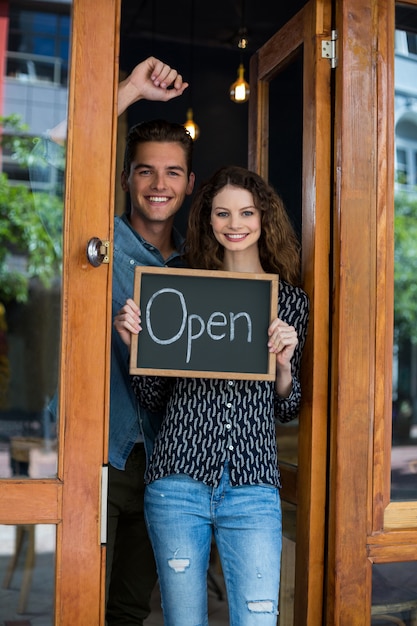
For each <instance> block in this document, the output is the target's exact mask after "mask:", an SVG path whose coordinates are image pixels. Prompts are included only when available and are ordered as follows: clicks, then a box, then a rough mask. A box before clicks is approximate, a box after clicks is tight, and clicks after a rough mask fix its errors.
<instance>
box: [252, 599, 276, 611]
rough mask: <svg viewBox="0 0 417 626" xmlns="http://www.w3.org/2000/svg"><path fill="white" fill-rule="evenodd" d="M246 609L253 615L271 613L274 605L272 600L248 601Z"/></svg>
mask: <svg viewBox="0 0 417 626" xmlns="http://www.w3.org/2000/svg"><path fill="white" fill-rule="evenodd" d="M248 609H249V611H252V612H253V613H273V612H274V603H273V601H272V600H250V601H249V602H248Z"/></svg>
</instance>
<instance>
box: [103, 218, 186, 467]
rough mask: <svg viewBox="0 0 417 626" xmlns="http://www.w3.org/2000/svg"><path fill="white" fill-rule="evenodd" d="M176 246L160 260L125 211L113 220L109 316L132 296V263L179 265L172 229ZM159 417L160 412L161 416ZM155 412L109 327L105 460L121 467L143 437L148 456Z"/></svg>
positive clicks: (177, 238) (179, 244) (180, 241)
mask: <svg viewBox="0 0 417 626" xmlns="http://www.w3.org/2000/svg"><path fill="white" fill-rule="evenodd" d="M173 237H174V244H175V247H176V249H177V251H175V252H174V253H173V254H172V255H171V256H170V257H169V258H168V259H166V260H164V258H163V257H162V255H161V253H160V252H159V250H158V249H157V248H155V246H152V245H151V244H150V243H148V242H147V241H145V240H144V239H143V238H142V237H141V236H140V235H139V234H138V233H137V232H136V231H135V230H134V229H133V228H132V227H131V226H130V223H129V221H128V219H127V217H126V216H125V215H123V216H122V217H116V218H115V220H114V251H113V289H112V293H113V295H112V319H114V316H115V315H116V313H117V312H118V311H119V309H120V308H121V307H122V306H123V305H124V304H125V302H126V299H127V298H131V297H132V296H133V283H134V274H135V267H136V266H137V265H151V266H158V267H163V266H168V267H182V266H183V265H184V263H183V260H182V258H181V251H182V247H183V238H182V237H181V235H180V234H179V233H178V232H177V231H176V230H175V229H174V231H173ZM161 417H162V416H161ZM156 421H157V420H156V419H155V415H154V414H153V415H152V420H150V419H149V413H148V411H147V410H146V409H144V408H143V407H141V406H140V405H139V403H138V401H137V399H136V395H135V393H134V391H133V389H132V386H131V380H130V374H129V351H128V348H127V347H126V346H125V344H124V343H123V342H122V340H121V339H120V337H119V334H118V333H117V331H116V330H115V329H114V328H113V327H112V349H111V375H110V437H109V463H111V465H113V467H115V468H117V469H120V470H123V469H124V468H125V464H126V460H127V457H128V456H129V454H130V452H131V451H132V448H133V446H134V445H135V443H136V442H137V441H140V440H144V443H145V448H146V453H147V456H148V458H149V456H150V453H151V449H152V444H153V440H154V438H155V434H156V432H155V422H156Z"/></svg>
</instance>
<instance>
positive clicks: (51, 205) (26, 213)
mask: <svg viewBox="0 0 417 626" xmlns="http://www.w3.org/2000/svg"><path fill="white" fill-rule="evenodd" d="M0 124H1V125H2V126H3V132H4V133H5V134H4V135H3V136H2V142H1V144H2V146H3V147H7V149H8V151H11V153H12V155H13V158H15V159H16V160H17V161H18V162H19V163H20V164H21V165H22V167H30V166H33V164H34V160H35V159H38V160H39V159H40V157H39V154H37V153H36V150H34V142H33V140H32V139H31V138H30V137H28V136H25V135H24V132H27V128H26V127H25V126H24V125H22V124H20V122H19V118H18V117H17V116H15V115H13V116H8V117H3V118H1V117H0ZM35 147H36V146H35ZM39 166H40V167H45V163H39ZM61 236H62V199H61V198H59V197H58V196H57V195H55V193H45V192H32V191H31V190H30V189H29V188H28V187H26V186H25V185H13V184H12V183H11V182H10V181H9V180H8V178H7V176H6V174H4V173H1V174H0V301H1V302H3V303H7V302H10V301H12V300H16V301H18V302H25V301H26V300H27V298H28V291H29V284H30V280H31V279H32V278H35V277H36V278H38V279H39V280H40V281H41V282H42V283H43V284H44V285H45V286H47V287H48V286H49V285H50V283H51V281H52V279H53V278H54V277H55V276H57V275H59V274H60V270H61V259H62V247H61Z"/></svg>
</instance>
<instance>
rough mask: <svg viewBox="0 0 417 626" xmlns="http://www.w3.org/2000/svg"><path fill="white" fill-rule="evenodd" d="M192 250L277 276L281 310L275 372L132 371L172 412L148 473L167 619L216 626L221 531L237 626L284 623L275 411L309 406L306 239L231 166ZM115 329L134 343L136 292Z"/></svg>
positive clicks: (211, 191)
mask: <svg viewBox="0 0 417 626" xmlns="http://www.w3.org/2000/svg"><path fill="white" fill-rule="evenodd" d="M186 255H187V263H188V265H189V267H193V268H197V269H221V270H226V271H233V272H256V273H262V272H267V273H277V274H279V277H280V287H279V299H278V311H279V317H277V318H276V319H275V320H274V321H273V322H272V323H271V325H270V327H269V329H268V337H267V338H265V340H266V341H267V342H268V349H269V351H270V352H272V353H274V354H275V355H276V380H275V383H274V382H271V381H259V380H256V381H248V380H227V379H221V380H220V379H204V378H199V379H196V378H194V379H193V378H173V377H171V378H160V377H144V376H133V377H132V385H133V388H134V390H135V392H136V394H137V396H138V398H139V400H140V402H141V403H142V404H144V405H145V406H146V407H147V408H148V409H149V410H151V411H158V410H161V409H163V410H164V420H163V423H162V426H161V430H160V432H159V434H158V436H157V438H156V441H155V445H154V449H153V452H152V456H151V458H150V462H149V466H148V468H147V472H146V476H145V480H146V483H147V485H146V492H145V515H146V520H147V525H148V531H149V535H150V538H151V542H152V545H153V548H154V552H155V557H156V562H157V569H158V575H159V581H160V588H161V598H162V608H163V613H164V623H165V624H166V626H195V625H196V624H198V625H207V624H208V616H207V569H208V566H209V557H210V547H211V540H212V534H214V537H215V539H216V544H217V549H218V552H219V556H220V560H221V564H222V570H223V575H224V580H225V584H226V590H227V596H228V604H229V614H230V624H231V626H275V625H276V622H277V615H278V595H279V577H280V560H281V545H282V519H281V502H280V496H279V488H280V487H281V483H280V474H279V468H278V459H277V449H276V437H275V420H276V419H279V420H280V421H283V422H287V421H289V420H291V419H293V418H295V417H296V416H297V415H298V412H299V407H300V400H301V391H300V382H299V378H298V375H299V369H300V361H301V354H302V349H303V346H304V343H305V338H306V332H307V320H308V309H309V303H308V298H307V296H306V294H305V293H304V291H302V289H301V288H299V287H297V286H295V283H296V282H297V279H298V275H299V265H300V263H299V245H298V242H297V238H296V236H295V234H294V231H293V228H292V226H291V223H290V220H289V218H288V216H287V213H286V211H285V208H284V206H283V203H282V201H281V199H280V198H279V196H278V195H277V194H276V193H275V192H274V190H273V189H272V188H271V187H270V186H269V185H268V184H267V183H266V182H265V181H264V180H263V179H262V178H261V177H260V176H258V175H257V174H255V173H254V172H251V171H249V170H246V169H244V168H240V167H233V166H231V167H224V168H221V169H220V170H219V171H218V172H216V173H215V174H214V176H212V178H211V179H210V180H209V181H208V182H206V183H205V184H203V185H202V186H201V188H200V190H199V191H198V192H197V193H196V196H195V198H194V200H193V202H192V206H191V209H190V215H189V224H188V231H187V246H186ZM115 327H116V329H117V330H118V331H119V333H120V335H121V337H122V339H123V340H124V341H125V343H126V344H127V345H130V336H131V333H138V332H140V330H141V326H140V312H139V309H138V307H137V306H136V304H135V303H134V302H133V301H132V300H128V301H127V303H126V305H125V306H124V307H123V308H122V309H121V311H120V312H119V314H118V315H117V316H116V318H115Z"/></svg>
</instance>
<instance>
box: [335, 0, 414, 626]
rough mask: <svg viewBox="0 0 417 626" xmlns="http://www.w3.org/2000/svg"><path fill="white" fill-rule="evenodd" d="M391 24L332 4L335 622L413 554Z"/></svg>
mask: <svg viewBox="0 0 417 626" xmlns="http://www.w3.org/2000/svg"><path fill="white" fill-rule="evenodd" d="M409 4H414V5H415V4H416V3H415V1H414V2H409ZM394 27H395V3H394V0H387V1H384V2H381V1H379V0H341V1H340V2H337V9H336V29H337V32H338V45H339V66H338V69H337V72H336V78H335V165H334V169H335V204H334V230H333V251H334V253H333V276H334V285H333V294H334V300H333V319H332V337H333V341H332V363H331V370H332V385H331V424H332V425H331V466H330V487H329V503H330V505H329V506H330V508H329V550H328V566H327V570H328V580H327V588H326V594H327V598H326V599H327V602H326V604H327V620H326V623H329V624H335V625H336V626H337V625H343V626H344V625H346V626H348V625H349V626H350V624H353V623H354V624H355V625H357V626H362V625H364V626H368V625H369V624H370V621H371V604H372V565H373V563H382V562H393V561H406V560H417V541H416V539H417V532H416V523H415V519H414V521H413V523H410V522H411V518H412V517H414V518H415V511H416V505H415V503H392V504H391V503H390V501H389V500H390V469H391V463H390V452H391V426H392V401H391V390H392V346H393V341H392V334H393V263H394V254H393V240H394V228H393V218H394V198H393V192H394V175H393V172H394V170H393V168H394ZM407 512H408V513H407ZM407 520H408V521H407ZM411 526H414V528H411Z"/></svg>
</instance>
